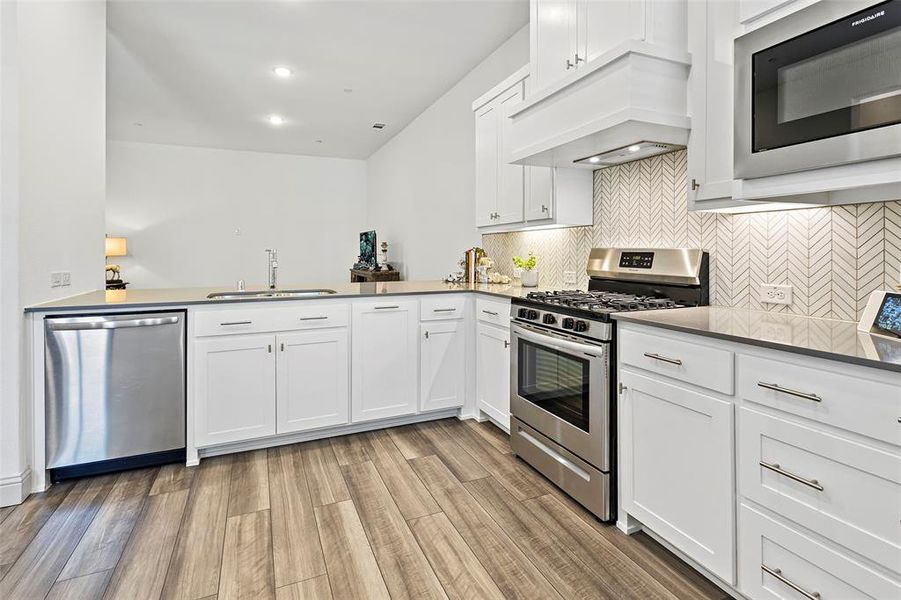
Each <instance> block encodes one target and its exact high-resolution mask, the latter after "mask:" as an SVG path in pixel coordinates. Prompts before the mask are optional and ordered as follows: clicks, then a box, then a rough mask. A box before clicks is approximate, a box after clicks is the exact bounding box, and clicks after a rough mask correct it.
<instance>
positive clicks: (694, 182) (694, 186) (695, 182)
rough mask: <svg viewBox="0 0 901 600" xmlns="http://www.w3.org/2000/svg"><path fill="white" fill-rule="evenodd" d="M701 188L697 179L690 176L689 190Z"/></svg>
mask: <svg viewBox="0 0 901 600" xmlns="http://www.w3.org/2000/svg"><path fill="white" fill-rule="evenodd" d="M699 189H701V184H700V183H698V180H697V179H694V178H692V180H691V191H693V192H696V191H698V190H699Z"/></svg>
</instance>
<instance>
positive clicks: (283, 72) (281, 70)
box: [272, 66, 294, 79]
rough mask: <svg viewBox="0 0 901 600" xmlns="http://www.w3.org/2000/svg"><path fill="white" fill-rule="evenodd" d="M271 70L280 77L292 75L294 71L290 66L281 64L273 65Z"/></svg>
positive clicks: (284, 77) (285, 77)
mask: <svg viewBox="0 0 901 600" xmlns="http://www.w3.org/2000/svg"><path fill="white" fill-rule="evenodd" d="M272 72H273V73H275V76H276V77H281V78H282V79H287V78H288V77H291V75H294V71H292V70H291V69H290V68H288V67H281V66H279V67H273V68H272Z"/></svg>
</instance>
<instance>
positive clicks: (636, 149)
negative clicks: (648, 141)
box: [629, 145, 641, 152]
mask: <svg viewBox="0 0 901 600" xmlns="http://www.w3.org/2000/svg"><path fill="white" fill-rule="evenodd" d="M639 150H641V146H638V145H635V146H629V152H638V151H639Z"/></svg>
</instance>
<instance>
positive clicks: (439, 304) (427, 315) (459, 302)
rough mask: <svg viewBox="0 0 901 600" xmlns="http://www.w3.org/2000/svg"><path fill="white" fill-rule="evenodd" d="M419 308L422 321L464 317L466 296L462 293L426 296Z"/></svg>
mask: <svg viewBox="0 0 901 600" xmlns="http://www.w3.org/2000/svg"><path fill="white" fill-rule="evenodd" d="M419 310H420V313H419V319H420V320H421V321H438V320H445V319H462V318H463V317H464V316H465V315H466V296H464V295H462V294H435V295H433V296H424V297H423V298H422V302H421V303H420V306H419Z"/></svg>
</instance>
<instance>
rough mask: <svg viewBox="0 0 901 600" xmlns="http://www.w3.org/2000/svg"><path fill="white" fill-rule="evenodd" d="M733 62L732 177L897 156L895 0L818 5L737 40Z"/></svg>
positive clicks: (900, 39)
mask: <svg viewBox="0 0 901 600" xmlns="http://www.w3.org/2000/svg"><path fill="white" fill-rule="evenodd" d="M855 9H857V10H856V12H855ZM735 61H736V80H735V84H736V88H735V91H736V96H735V98H736V104H737V108H738V110H737V114H736V130H735V142H736V146H735V151H736V155H735V159H736V162H735V173H736V177H740V178H747V177H760V176H766V175H774V174H779V173H787V172H791V171H799V170H807V169H815V168H821V167H826V166H834V165H839V164H846V163H852V162H859V161H864V160H876V159H880V158H890V157H892V156H897V155H899V154H901V0H888V1H886V2H881V3H879V4H875V3H873V2H872V1H871V2H864V3H863V4H861V3H860V2H820V3H818V4H815V5H812V6H810V7H808V8H805V9H802V10H800V11H798V12H797V13H794V14H792V15H789V16H788V17H785V18H783V19H780V20H778V21H775V22H774V23H772V24H770V25H766V26H764V27H762V28H760V29H758V30H756V31H754V32H751V33H749V34H747V35H745V36H742V37H741V38H739V39H737V40H736V42H735Z"/></svg>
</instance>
